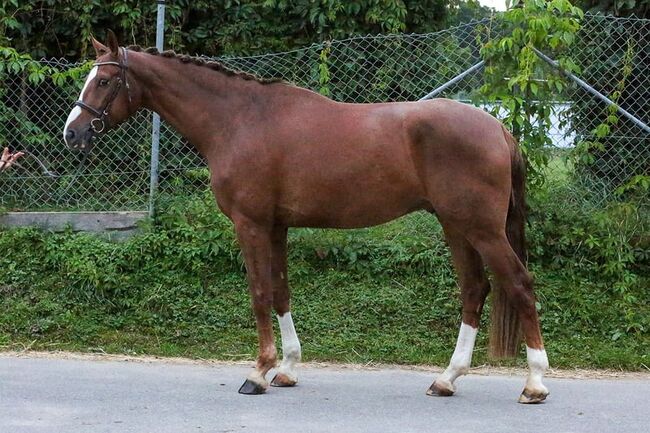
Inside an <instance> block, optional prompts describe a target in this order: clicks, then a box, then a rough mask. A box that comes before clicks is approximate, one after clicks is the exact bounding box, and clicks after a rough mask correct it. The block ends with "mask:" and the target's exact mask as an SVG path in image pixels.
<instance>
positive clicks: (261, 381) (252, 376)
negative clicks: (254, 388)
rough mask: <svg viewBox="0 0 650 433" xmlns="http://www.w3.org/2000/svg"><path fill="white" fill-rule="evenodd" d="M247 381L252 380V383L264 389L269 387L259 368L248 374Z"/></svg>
mask: <svg viewBox="0 0 650 433" xmlns="http://www.w3.org/2000/svg"><path fill="white" fill-rule="evenodd" d="M247 379H248V380H250V381H251V382H255V383H256V384H258V385H260V386H262V387H263V388H268V387H269V382H268V381H267V380H266V379H265V378H264V376H263V375H262V372H260V371H259V370H258V369H257V368H256V369H254V370H253V371H251V372H250V373H249V374H248V377H247Z"/></svg>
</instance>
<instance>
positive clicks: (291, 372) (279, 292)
mask: <svg viewBox="0 0 650 433" xmlns="http://www.w3.org/2000/svg"><path fill="white" fill-rule="evenodd" d="M271 245H272V257H271V270H272V273H273V276H272V278H273V308H274V309H275V312H276V313H277V315H278V322H279V324H280V335H281V337H282V362H281V363H280V368H279V369H278V374H276V375H275V377H274V378H273V380H272V381H271V385H272V386H294V385H295V384H296V382H298V375H297V373H296V364H297V363H298V362H300V356H301V352H300V340H298V335H297V334H296V329H295V327H294V326H293V319H292V318H291V302H290V293H289V283H288V280H287V228H286V227H275V228H274V229H273V233H272V235H271Z"/></svg>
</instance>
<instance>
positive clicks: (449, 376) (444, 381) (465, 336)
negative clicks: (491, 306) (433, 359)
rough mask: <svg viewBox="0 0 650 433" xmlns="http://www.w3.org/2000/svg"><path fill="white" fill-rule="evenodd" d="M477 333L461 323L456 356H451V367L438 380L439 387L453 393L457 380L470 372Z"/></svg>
mask: <svg viewBox="0 0 650 433" xmlns="http://www.w3.org/2000/svg"><path fill="white" fill-rule="evenodd" d="M477 333H478V328H472V327H471V326H469V325H468V324H466V323H461V325H460V332H459V333H458V340H457V341H456V349H454V354H453V355H452V356H451V361H449V366H448V367H447V369H445V371H444V372H443V373H442V374H441V375H440V376H438V378H436V382H437V383H438V385H439V386H442V387H445V388H448V389H449V390H450V391H452V392H453V391H454V385H453V384H454V381H455V380H456V378H458V376H461V375H463V374H466V373H467V371H469V367H470V365H471V364H472V352H473V351H474V342H475V341H476V334H477Z"/></svg>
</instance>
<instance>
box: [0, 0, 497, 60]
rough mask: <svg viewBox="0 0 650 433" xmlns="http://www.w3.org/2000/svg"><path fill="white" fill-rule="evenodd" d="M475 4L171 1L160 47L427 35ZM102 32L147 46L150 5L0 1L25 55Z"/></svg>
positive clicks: (214, 49) (78, 47)
mask: <svg viewBox="0 0 650 433" xmlns="http://www.w3.org/2000/svg"><path fill="white" fill-rule="evenodd" d="M487 13H488V9H487V8H484V7H481V6H480V5H479V4H478V2H477V1H476V0H467V1H465V0H352V1H343V0H318V1H316V0H258V1H244V0H220V1H210V0H199V1H189V0H171V1H167V7H166V17H165V27H166V29H165V34H166V45H167V46H168V47H170V48H173V49H176V50H179V51H183V52H187V53H190V54H195V53H200V54H205V55H223V54H232V55H240V54H252V53H262V52H269V51H284V50H287V49H292V48H295V47H299V46H303V45H305V44H309V43H313V42H318V41H322V40H327V39H331V38H344V37H348V36H351V35H358V34H376V33H387V32H413V33H423V32H430V31H435V30H438V29H440V28H443V27H445V26H446V25H448V24H450V23H453V22H456V20H466V19H469V18H473V17H478V16H481V15H483V16H485V15H486V14H487ZM106 28H112V29H113V30H114V31H116V32H117V34H118V36H119V37H120V40H122V41H125V42H126V43H133V44H140V45H146V46H151V45H154V41H155V31H156V2H154V1H149V2H141V1H137V0H118V1H112V2H103V1H100V0H67V1H56V0H41V1H36V0H20V1H19V0H0V46H2V45H5V46H7V45H8V46H12V47H14V48H16V49H17V50H18V51H20V52H24V53H29V54H31V55H32V56H33V57H43V56H46V57H52V56H56V57H68V58H73V59H77V58H79V57H86V56H88V54H89V50H91V47H90V43H89V39H90V36H91V34H93V33H97V34H99V36H103V32H104V30H105V29H106Z"/></svg>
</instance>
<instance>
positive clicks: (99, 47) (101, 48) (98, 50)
mask: <svg viewBox="0 0 650 433" xmlns="http://www.w3.org/2000/svg"><path fill="white" fill-rule="evenodd" d="M90 40H91V42H92V43H93V47H94V48H95V54H96V55H97V57H101V56H103V55H104V54H108V53H110V52H111V50H110V49H109V48H108V47H107V46H106V45H104V44H102V43H101V42H99V41H98V40H97V39H95V38H94V37H92V36H91V37H90Z"/></svg>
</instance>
